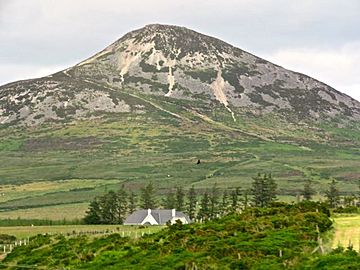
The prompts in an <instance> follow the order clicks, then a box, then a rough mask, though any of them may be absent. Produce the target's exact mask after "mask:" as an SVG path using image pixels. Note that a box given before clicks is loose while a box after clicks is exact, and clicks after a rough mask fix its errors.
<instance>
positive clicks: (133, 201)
mask: <svg viewBox="0 0 360 270" xmlns="http://www.w3.org/2000/svg"><path fill="white" fill-rule="evenodd" d="M136 208H137V198H136V194H135V193H134V192H131V193H130V197H129V214H132V213H134V212H135V210H136Z"/></svg>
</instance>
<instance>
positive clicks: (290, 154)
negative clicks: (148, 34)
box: [0, 93, 360, 218]
mask: <svg viewBox="0 0 360 270" xmlns="http://www.w3.org/2000/svg"><path fill="white" fill-rule="evenodd" d="M130 94H131V93H129V95H130ZM135 94H136V93H135ZM135 94H134V93H132V94H131V95H132V96H129V99H127V102H129V100H133V99H136V100H137V102H138V103H139V102H140V101H141V102H142V103H143V105H144V106H146V108H147V110H146V113H143V114H132V113H120V114H108V115H106V117H105V118H104V117H103V118H99V119H93V120H83V121H77V122H71V121H66V120H64V121H63V122H57V123H48V124H44V125H42V126H40V127H37V128H21V127H4V126H3V127H2V129H0V138H1V139H0V153H1V155H0V210H1V211H6V212H2V213H0V217H3V218H6V217H12V218H13V217H15V216H16V215H17V213H18V214H19V215H20V216H22V215H23V213H22V212H16V211H18V210H19V209H20V210H24V209H39V207H49V206H51V207H53V206H56V205H60V204H61V205H64V204H67V205H69V207H70V206H71V205H77V204H81V203H88V202H89V201H91V200H92V198H94V197H95V196H96V195H99V194H102V193H104V192H105V191H106V190H109V189H117V187H118V186H119V185H121V184H124V185H125V188H128V189H132V190H138V189H139V188H140V187H142V186H143V185H144V184H146V183H148V182H150V181H151V182H153V183H154V184H155V185H156V187H157V191H158V193H159V194H162V193H163V191H164V190H167V189H169V188H171V187H174V186H176V185H181V186H183V187H185V188H189V187H190V186H191V185H194V186H195V187H196V188H197V189H200V190H203V189H206V188H209V187H211V186H212V185H213V184H214V183H217V185H218V186H219V187H220V188H224V189H225V188H234V187H241V188H242V189H247V188H249V187H250V183H251V177H253V176H255V175H256V174H257V173H258V172H264V173H265V172H266V173H270V172H271V173H272V175H273V176H274V178H275V179H276V181H277V183H278V186H279V195H280V197H281V198H285V199H286V200H288V201H291V200H295V196H296V195H297V194H298V193H299V192H300V190H301V189H302V187H303V183H304V181H305V180H307V179H311V180H313V182H314V188H315V189H316V190H317V191H318V192H319V193H321V192H323V191H324V190H325V189H326V188H327V184H328V183H329V182H330V181H331V179H333V178H335V179H337V180H338V181H339V188H340V190H341V191H342V192H345V193H349V194H350V193H351V192H353V191H354V190H356V184H357V180H358V179H359V177H360V168H359V166H358V164H359V162H360V151H359V149H360V148H359V147H358V144H359V141H360V140H359V134H360V133H359V132H358V131H356V126H354V129H346V130H347V131H348V132H347V133H345V132H343V133H344V134H342V133H341V132H342V129H339V128H338V127H335V124H334V123H333V124H332V125H330V124H325V123H323V124H322V125H323V126H322V127H319V128H317V129H314V128H313V127H311V126H310V125H308V124H305V123H299V124H298V125H289V124H286V123H285V122H284V121H282V120H281V119H277V118H276V117H275V116H272V117H270V116H269V117H268V118H256V117H254V116H251V115H246V114H240V112H239V115H242V116H241V117H238V119H237V122H234V121H233V120H232V118H231V115H230V114H229V112H228V111H226V110H225V109H224V108H222V106H213V107H209V106H210V105H206V104H205V103H204V104H202V105H201V108H202V111H196V109H195V108H196V106H198V105H199V104H192V102H191V101H183V100H176V101H175V100H172V99H165V98H157V99H155V98H154V97H149V96H147V97H146V98H145V97H143V96H140V95H137V96H136V97H135V96H134V95H135ZM122 95H123V96H122V97H123V98H126V97H127V96H126V95H127V94H126V93H122ZM139 100H140V101H139ZM206 108H207V109H206ZM198 159H200V160H201V164H199V165H197V164H196V162H197V160H198ZM318 196H321V194H318ZM9 211H10V212H9ZM14 211H15V212H14ZM36 211H37V210H36ZM7 213H8V215H7ZM20 213H21V214H20ZM81 213H83V211H79V212H78V216H79V217H81V216H82V214H81ZM24 215H25V216H26V214H24ZM73 216H74V215H73V214H72V215H71V218H72V217H73ZM42 217H46V215H45V216H42ZM69 218H70V217H69Z"/></svg>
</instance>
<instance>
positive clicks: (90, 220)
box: [84, 198, 101, 224]
mask: <svg viewBox="0 0 360 270" xmlns="http://www.w3.org/2000/svg"><path fill="white" fill-rule="evenodd" d="M84 222H85V224H100V223H101V209H100V205H99V202H98V199H97V198H95V199H94V200H93V201H92V202H91V203H90V206H89V209H88V210H87V211H86V216H85V218H84Z"/></svg>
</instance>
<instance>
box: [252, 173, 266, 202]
mask: <svg viewBox="0 0 360 270" xmlns="http://www.w3.org/2000/svg"><path fill="white" fill-rule="evenodd" d="M264 185H265V184H264V178H263V177H261V174H260V173H258V175H257V176H256V177H253V182H252V185H251V195H252V203H253V205H254V206H256V207H263V206H264Z"/></svg>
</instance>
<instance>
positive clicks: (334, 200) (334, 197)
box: [325, 179, 340, 208]
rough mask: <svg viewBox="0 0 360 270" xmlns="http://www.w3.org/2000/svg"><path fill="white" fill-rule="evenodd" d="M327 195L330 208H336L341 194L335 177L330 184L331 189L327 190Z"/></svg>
mask: <svg viewBox="0 0 360 270" xmlns="http://www.w3.org/2000/svg"><path fill="white" fill-rule="evenodd" d="M325 196H326V198H327V201H328V203H329V206H330V208H336V207H337V205H338V204H339V201H340V195H339V190H338V188H337V187H336V181H335V180H334V179H333V180H332V181H331V183H330V184H329V189H328V190H327V191H326V192H325Z"/></svg>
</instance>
